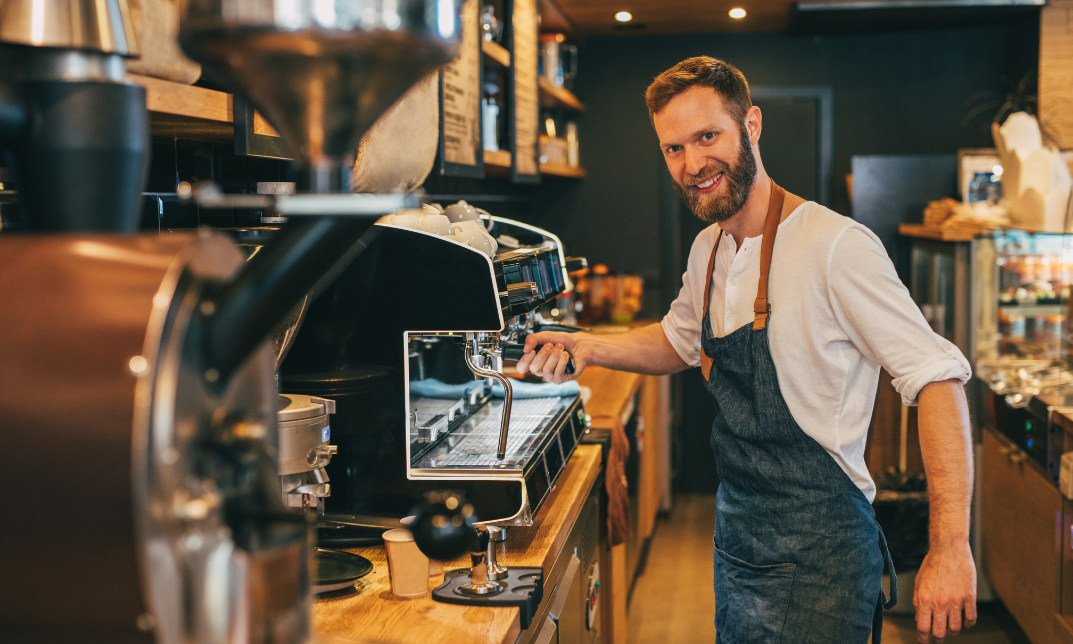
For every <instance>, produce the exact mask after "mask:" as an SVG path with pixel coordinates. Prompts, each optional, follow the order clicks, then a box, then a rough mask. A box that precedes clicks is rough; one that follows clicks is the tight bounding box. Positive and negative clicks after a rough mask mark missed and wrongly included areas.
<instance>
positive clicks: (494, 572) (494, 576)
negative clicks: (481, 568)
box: [485, 525, 507, 581]
mask: <svg viewBox="0 0 1073 644" xmlns="http://www.w3.org/2000/svg"><path fill="white" fill-rule="evenodd" d="M485 529H486V530H488V578H489V579H491V580H492V581H499V580H500V579H506V578H507V568H506V566H500V565H499V562H498V561H497V557H496V554H497V550H498V549H499V544H501V543H503V542H504V541H506V539H507V529H506V528H501V527H499V526H494V525H489V526H485Z"/></svg>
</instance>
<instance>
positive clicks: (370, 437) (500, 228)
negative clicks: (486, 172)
mask: <svg viewBox="0 0 1073 644" xmlns="http://www.w3.org/2000/svg"><path fill="white" fill-rule="evenodd" d="M449 211H450V209H449ZM429 216H431V217H432V218H434V219H435V218H436V217H438V216H439V215H435V214H433V215H429ZM404 219H406V217H405V216H404V217H400V216H395V217H393V218H385V219H384V220H382V222H381V223H380V224H378V225H377V228H379V229H381V230H380V234H379V235H378V236H377V238H376V240H375V241H374V242H373V243H372V244H370V245H369V248H368V249H367V250H366V251H365V252H364V253H363V254H362V255H361V256H360V257H358V258H357V259H356V260H355V261H354V263H352V264H351V265H350V266H349V267H347V269H346V270H344V271H343V272H342V273H341V274H340V275H339V276H338V277H337V278H336V280H335V281H334V282H333V283H332V284H331V285H330V286H329V287H328V288H327V289H326V290H325V292H324V294H323V295H322V296H321V297H320V298H319V299H318V300H317V301H316V302H314V303H313V304H312V305H311V307H310V310H309V312H308V314H307V316H306V319H305V321H304V323H303V327H302V331H301V332H300V333H299V334H298V337H297V338H296V340H295V343H294V346H293V348H292V350H291V352H290V354H289V357H288V358H287V360H286V361H284V363H283V365H282V366H281V370H280V382H281V387H283V388H284V389H285V390H286V391H293V392H297V393H303V394H306V395H318V396H324V397H328V398H331V399H333V400H335V401H336V411H337V413H336V416H335V418H334V420H333V429H332V432H333V433H332V437H333V438H332V440H333V442H334V443H335V444H336V445H338V453H337V455H336V456H335V457H333V459H332V461H331V463H330V464H329V465H328V467H327V472H328V474H329V475H330V477H331V480H332V495H331V497H329V498H327V499H326V513H325V518H326V519H329V520H331V519H333V517H334V518H338V519H340V520H344V521H348V522H351V523H353V524H360V523H362V522H366V523H369V524H373V525H375V524H376V523H377V521H376V519H382V518H385V517H387V518H399V517H404V516H406V515H408V514H410V513H411V512H412V510H413V508H414V507H415V506H416V505H417V504H418V503H420V501H421V499H422V496H423V495H424V494H425V493H426V492H429V491H432V490H437V489H449V490H454V491H458V492H461V493H464V495H465V497H466V498H467V499H468V501H469V503H470V504H472V507H473V508H474V510H475V514H476V516H477V517H479V525H480V526H484V527H488V526H491V527H493V528H494V529H493V535H492V536H493V538H496V537H501V536H502V532H501V531H500V530H498V529H496V528H501V527H506V526H528V525H532V523H533V517H534V515H535V514H536V512H537V511H538V510H539V509H540V507H541V505H542V504H543V502H544V500H545V499H546V498H547V496H548V494H549V493H550V491H551V490H552V488H553V487H554V485H555V483H556V480H557V478H558V477H559V475H560V473H561V472H562V471H563V468H564V467H565V464H566V462H567V461H568V460H569V458H570V456H571V454H572V453H573V451H574V449H575V447H576V446H577V443H578V441H579V440H580V439H581V437H582V434H583V432H584V431H585V413H584V409H583V407H582V405H581V400H580V396H579V395H578V392H577V389H578V388H577V387H576V385H574V386H573V389H572V390H568V392H567V393H562V388H554V389H553V390H552V391H551V392H550V393H542V392H546V391H547V390H545V389H540V388H537V389H535V390H534V389H533V387H534V385H532V384H530V383H518V382H517V381H515V380H513V379H511V378H507V377H506V376H505V375H504V374H503V363H504V361H505V360H512V359H513V360H516V359H518V358H520V357H521V355H522V346H523V343H524V340H525V336H526V335H527V334H528V333H530V332H532V331H537V330H541V329H543V328H548V329H554V330H576V329H567V328H564V327H562V326H561V325H544V323H543V320H542V319H541V318H540V316H539V314H538V313H537V309H538V308H539V307H540V306H541V305H543V304H545V303H547V302H549V301H551V300H552V299H554V298H555V296H557V295H558V294H559V293H561V292H562V291H563V290H564V289H566V288H567V284H568V282H567V280H568V277H567V274H566V266H567V259H566V258H565V257H564V256H563V251H562V245H561V243H559V240H558V239H557V238H556V237H555V236H554V235H551V234H550V233H548V232H546V231H542V230H540V229H537V228H534V227H532V226H528V225H525V224H522V223H519V222H514V221H510V220H506V219H501V218H498V217H492V216H487V215H482V216H481V218H480V220H479V224H478V225H480V226H481V227H482V228H483V229H484V230H486V231H487V232H488V234H489V235H491V236H492V237H493V238H495V239H497V240H500V243H499V244H498V248H494V249H491V248H489V247H488V246H485V245H483V244H479V243H474V244H472V245H469V244H465V243H461V242H459V241H458V238H457V236H454V235H450V234H447V235H442V234H437V233H436V232H434V231H433V232H430V231H429V230H426V229H428V228H433V229H434V226H429V225H426V226H424V228H426V229H423V228H422V227H421V225H420V224H419V223H417V222H415V221H410V222H407V223H408V224H410V225H404V224H403V223H401V222H403V220H404ZM470 228H472V227H470ZM451 230H458V224H457V222H456V223H453V224H452V226H451ZM503 242H507V243H503ZM522 389H525V390H526V391H524V392H521V390H522ZM324 532H327V533H328V534H329V536H331V535H332V531H322V534H323V533H324ZM337 532H338V531H336V533H337ZM336 536H337V534H336Z"/></svg>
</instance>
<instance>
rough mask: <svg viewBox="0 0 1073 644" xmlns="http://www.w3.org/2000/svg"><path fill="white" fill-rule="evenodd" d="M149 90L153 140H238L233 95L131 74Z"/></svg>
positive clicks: (146, 97) (146, 96) (147, 102)
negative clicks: (170, 138)
mask: <svg viewBox="0 0 1073 644" xmlns="http://www.w3.org/2000/svg"><path fill="white" fill-rule="evenodd" d="M130 79H131V80H132V81H133V82H135V83H136V84H138V85H141V86H142V87H144V88H145V105H146V108H148V110H149V118H150V132H151V134H152V135H153V136H166V137H176V138H187V139H198V140H210V141H230V140H232V139H234V136H235V128H234V114H233V107H232V102H231V95H230V94H227V93H226V92H218V91H216V90H211V89H205V88H204V87H194V86H193V85H186V84H184V83H176V82H174V81H168V80H163V79H160V78H151V77H149V76H139V75H137V74H130Z"/></svg>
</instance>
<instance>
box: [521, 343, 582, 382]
mask: <svg viewBox="0 0 1073 644" xmlns="http://www.w3.org/2000/svg"><path fill="white" fill-rule="evenodd" d="M585 335H586V334H585V333H557V332H552V331H545V332H543V333H531V334H529V336H527V337H526V338H525V355H523V356H522V358H521V360H519V361H518V367H517V369H518V373H525V372H526V371H529V373H532V374H533V375H535V376H540V377H541V378H543V379H544V380H547V381H549V382H554V383H556V384H560V383H564V382H569V381H570V380H573V379H575V378H577V377H578V376H580V375H581V372H582V371H584V370H585V365H586V364H588V359H587V354H586V351H585V349H584V347H583V346H581V345H582V344H583V339H584V338H583V336H585ZM579 336H581V337H579ZM540 345H544V346H543V347H542V348H541V349H540V351H539V352H538V351H536V348H537V347H538V346H540ZM571 357H573V359H574V373H566V365H567V364H569V362H570V358H571Z"/></svg>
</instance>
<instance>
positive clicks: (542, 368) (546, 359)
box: [518, 342, 562, 378]
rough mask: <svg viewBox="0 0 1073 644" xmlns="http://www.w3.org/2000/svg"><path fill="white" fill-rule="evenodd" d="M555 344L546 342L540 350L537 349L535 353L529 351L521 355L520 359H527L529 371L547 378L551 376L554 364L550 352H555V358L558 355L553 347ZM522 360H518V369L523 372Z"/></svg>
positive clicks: (556, 358)
mask: <svg viewBox="0 0 1073 644" xmlns="http://www.w3.org/2000/svg"><path fill="white" fill-rule="evenodd" d="M556 346H557V345H555V344H552V343H550V342H549V343H548V344H545V345H544V346H543V347H541V348H540V351H537V352H535V353H533V352H529V353H526V354H525V355H524V356H522V360H525V359H526V358H528V359H529V363H528V364H527V367H528V369H529V373H531V374H533V375H534V376H538V377H541V378H548V377H549V376H551V375H552V374H553V373H554V370H555V365H556V363H555V362H553V361H552V354H555V355H554V359H555V360H558V358H559V355H558V353H557V352H556V349H555V347H556ZM558 346H562V345H558ZM522 360H519V361H518V371H519V372H522V373H524V372H523V371H522V369H521V365H522Z"/></svg>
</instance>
